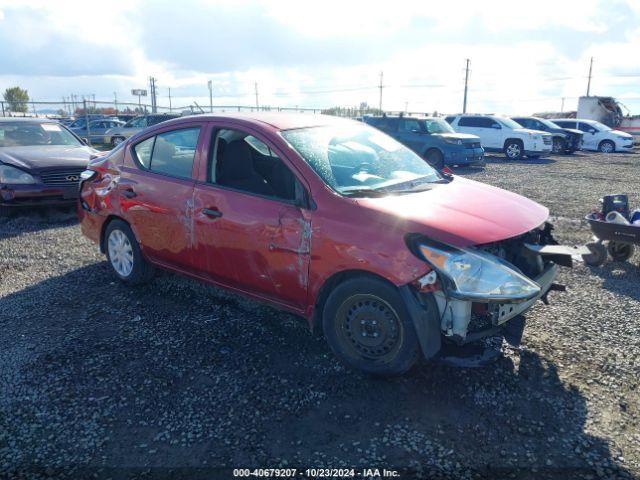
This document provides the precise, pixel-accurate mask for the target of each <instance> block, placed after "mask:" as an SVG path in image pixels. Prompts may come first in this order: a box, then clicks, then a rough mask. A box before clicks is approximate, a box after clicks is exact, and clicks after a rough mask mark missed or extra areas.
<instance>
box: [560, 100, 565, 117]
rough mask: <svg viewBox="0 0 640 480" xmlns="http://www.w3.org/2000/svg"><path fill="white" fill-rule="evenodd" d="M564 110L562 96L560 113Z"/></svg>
mask: <svg viewBox="0 0 640 480" xmlns="http://www.w3.org/2000/svg"><path fill="white" fill-rule="evenodd" d="M562 112H564V97H562V104H561V105H560V113H562Z"/></svg>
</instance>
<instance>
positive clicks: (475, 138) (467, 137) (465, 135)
mask: <svg viewBox="0 0 640 480" xmlns="http://www.w3.org/2000/svg"><path fill="white" fill-rule="evenodd" d="M434 135H437V136H439V137H447V138H456V139H460V140H470V141H473V142H479V141H480V137H479V136H477V135H471V134H470V133H456V132H454V133H436V134H434Z"/></svg>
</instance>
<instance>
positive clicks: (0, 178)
mask: <svg viewBox="0 0 640 480" xmlns="http://www.w3.org/2000/svg"><path fill="white" fill-rule="evenodd" d="M0 183H9V184H14V185H15V184H29V183H36V180H35V178H33V177H32V176H31V175H29V174H28V173H27V172H23V171H22V170H20V169H19V168H15V167H11V166H9V165H0Z"/></svg>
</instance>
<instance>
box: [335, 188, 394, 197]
mask: <svg viewBox="0 0 640 480" xmlns="http://www.w3.org/2000/svg"><path fill="white" fill-rule="evenodd" d="M340 193H341V194H342V195H345V196H347V197H386V196H387V195H389V191H388V190H387V189H385V188H353V189H345V190H341V191H340Z"/></svg>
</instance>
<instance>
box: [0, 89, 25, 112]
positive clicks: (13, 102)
mask: <svg viewBox="0 0 640 480" xmlns="http://www.w3.org/2000/svg"><path fill="white" fill-rule="evenodd" d="M3 97H4V101H5V102H7V104H9V110H11V111H12V112H22V113H26V112H27V111H28V105H27V102H28V101H29V93H28V92H27V91H26V90H23V89H22V88H20V87H11V88H7V89H6V90H5V91H4V95H3Z"/></svg>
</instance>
